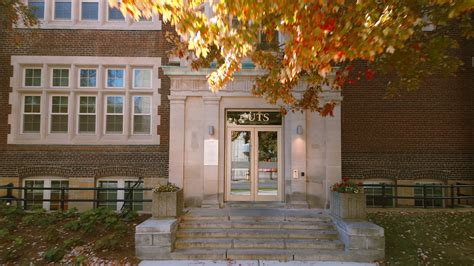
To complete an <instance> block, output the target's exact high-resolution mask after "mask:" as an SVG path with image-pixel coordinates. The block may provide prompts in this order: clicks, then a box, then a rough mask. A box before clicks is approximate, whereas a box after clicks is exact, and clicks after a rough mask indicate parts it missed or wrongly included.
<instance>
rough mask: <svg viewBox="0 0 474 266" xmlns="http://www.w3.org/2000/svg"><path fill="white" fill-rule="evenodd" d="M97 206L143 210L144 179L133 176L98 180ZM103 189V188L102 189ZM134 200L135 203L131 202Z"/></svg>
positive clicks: (115, 209)
mask: <svg viewBox="0 0 474 266" xmlns="http://www.w3.org/2000/svg"><path fill="white" fill-rule="evenodd" d="M97 188H99V190H98V191H97V200H98V202H97V207H106V208H109V209H111V210H114V211H120V210H122V209H123V208H132V209H133V210H134V211H143V202H135V201H141V200H143V194H144V193H143V190H134V189H143V180H140V179H138V178H133V177H106V178H100V179H98V180H97ZM100 189H103V190H100ZM132 200H133V203H132V202H131V201H132Z"/></svg>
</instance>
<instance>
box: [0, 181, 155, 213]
mask: <svg viewBox="0 0 474 266" xmlns="http://www.w3.org/2000/svg"><path fill="white" fill-rule="evenodd" d="M151 190H152V189H151V188H135V187H130V188H100V187H92V188H91V187H88V188H71V187H59V188H49V187H27V186H25V187H15V186H14V185H13V184H8V185H4V186H0V195H4V196H0V202H5V203H7V204H13V203H17V204H18V205H21V206H23V208H24V209H29V207H30V206H29V204H34V203H38V202H41V203H43V202H50V204H53V203H54V204H55V205H57V207H58V208H57V209H58V210H62V211H64V210H66V209H67V206H68V205H69V203H72V202H83V203H93V206H94V207H99V206H101V205H104V204H107V203H115V204H117V203H119V202H123V205H122V209H124V208H128V209H130V210H134V209H135V206H136V205H137V204H143V203H145V202H151V201H152V200H151V198H149V199H146V198H145V193H144V192H145V191H151ZM38 191H40V192H42V193H43V192H44V191H50V193H49V194H50V195H52V193H51V192H52V191H54V192H55V195H57V197H54V198H51V197H50V198H45V197H40V198H39V199H38V198H35V197H34V193H37V192H38ZM84 191H93V193H92V194H93V197H92V198H82V197H80V198H79V197H78V196H79V195H77V194H76V195H74V192H84ZM107 191H112V192H116V194H118V193H117V192H118V191H124V195H127V196H125V197H123V198H118V197H116V198H112V199H109V198H106V199H104V198H101V197H100V193H101V192H107ZM15 192H16V193H15ZM137 192H142V196H141V197H136V196H135V195H136V193H137ZM78 194H79V193H78ZM71 196H73V197H72V198H71Z"/></svg>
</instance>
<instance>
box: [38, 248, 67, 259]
mask: <svg viewBox="0 0 474 266" xmlns="http://www.w3.org/2000/svg"><path fill="white" fill-rule="evenodd" d="M65 254H66V252H65V251H64V248H62V247H54V248H51V249H48V250H47V251H46V252H45V253H44V254H43V259H44V260H45V261H46V262H59V261H61V260H62V259H63V257H64V255H65Z"/></svg>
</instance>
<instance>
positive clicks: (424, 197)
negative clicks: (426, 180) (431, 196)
mask: <svg viewBox="0 0 474 266" xmlns="http://www.w3.org/2000/svg"><path fill="white" fill-rule="evenodd" d="M423 208H426V184H423Z"/></svg>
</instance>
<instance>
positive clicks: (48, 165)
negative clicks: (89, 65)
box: [0, 25, 171, 183]
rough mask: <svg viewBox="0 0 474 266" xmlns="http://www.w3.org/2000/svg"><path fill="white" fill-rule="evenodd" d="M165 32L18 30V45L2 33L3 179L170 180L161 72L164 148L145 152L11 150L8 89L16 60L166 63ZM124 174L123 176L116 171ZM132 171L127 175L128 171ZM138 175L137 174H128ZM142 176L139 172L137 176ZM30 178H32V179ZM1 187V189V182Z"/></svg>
mask: <svg viewBox="0 0 474 266" xmlns="http://www.w3.org/2000/svg"><path fill="white" fill-rule="evenodd" d="M170 29H171V28H170V27H169V25H163V30H162V31H107V30H34V31H31V30H19V31H18V33H19V34H18V35H17V36H19V37H20V45H19V46H17V45H16V44H15V41H14V38H15V36H13V35H12V34H10V33H6V32H3V31H0V179H4V180H6V178H7V177H10V178H11V177H20V176H21V175H24V173H28V174H29V175H34V173H32V172H31V171H33V172H34V171H38V174H48V173H49V174H61V173H63V172H60V173H58V171H59V170H58V169H62V170H61V171H66V173H68V174H69V177H94V176H95V175H98V174H99V173H100V175H103V176H107V175H108V173H104V171H105V172H107V171H110V175H119V174H124V175H127V174H128V175H133V174H136V175H142V176H144V177H152V178H154V177H159V178H167V177H168V141H169V130H168V127H169V101H168V97H167V96H168V95H169V79H168V78H167V77H165V76H164V75H163V73H162V71H161V70H160V79H161V81H162V84H161V89H160V94H161V105H160V107H159V108H158V113H159V115H160V117H161V121H160V123H161V125H160V126H159V128H158V134H159V135H160V145H146V146H145V145H144V146H112V145H109V146H72V145H71V146H65V145H8V144H7V135H8V134H9V132H10V125H8V114H9V113H10V112H11V106H10V105H9V104H8V95H9V92H10V91H11V88H10V86H9V84H10V77H11V76H12V71H13V68H12V67H11V62H10V57H11V56H12V55H37V56H120V57H147V56H150V57H161V58H162V64H164V65H166V64H167V62H168V58H167V51H168V50H169V49H170V46H169V44H168V43H167V42H166V40H165V38H164V35H165V34H164V32H165V31H168V30H170ZM117 169H122V170H117ZM124 169H129V170H124ZM130 169H138V170H130ZM134 171H135V172H134ZM137 171H138V172H137ZM29 172H31V173H29ZM0 183H3V182H2V180H0Z"/></svg>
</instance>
